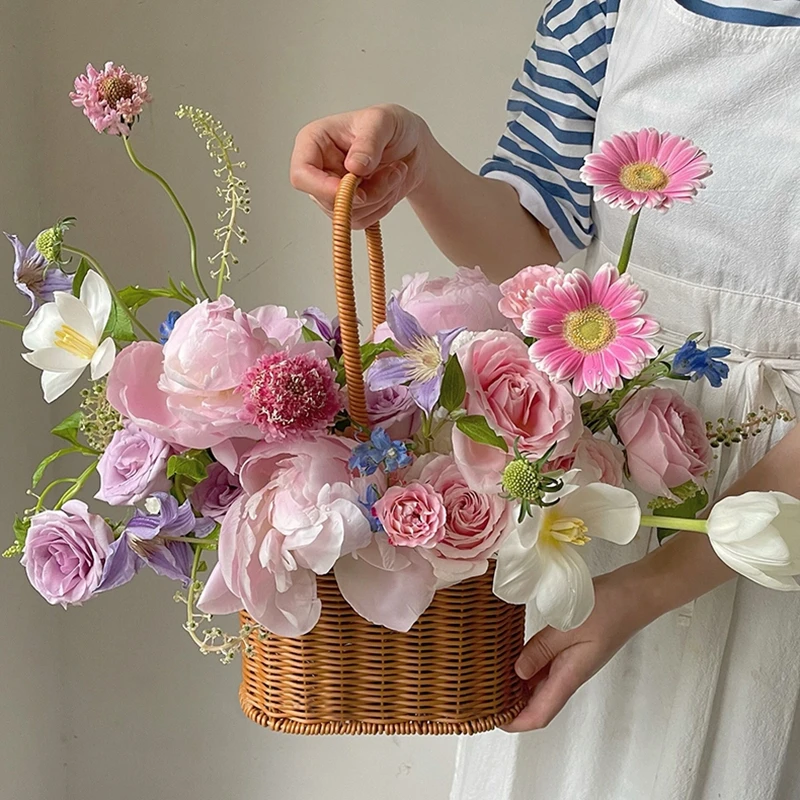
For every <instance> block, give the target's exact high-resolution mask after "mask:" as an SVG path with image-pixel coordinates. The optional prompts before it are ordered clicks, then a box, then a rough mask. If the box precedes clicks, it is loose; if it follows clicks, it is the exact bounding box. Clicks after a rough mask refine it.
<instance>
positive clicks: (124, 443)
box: [95, 421, 172, 506]
mask: <svg viewBox="0 0 800 800" xmlns="http://www.w3.org/2000/svg"><path fill="white" fill-rule="evenodd" d="M171 453H172V449H171V448H170V446H169V445H168V444H167V443H166V442H164V441H162V440H161V439H157V438H156V437H155V436H153V435H152V434H151V433H148V432H147V431H145V430H143V429H142V428H140V427H139V426H138V425H137V424H136V423H135V422H130V421H126V422H125V426H124V427H123V428H122V430H119V431H117V432H116V433H115V434H114V436H113V437H112V438H111V441H110V442H109V444H108V447H107V448H106V451H105V452H104V453H103V455H102V456H101V457H100V461H99V462H98V464H97V472H98V473H99V475H100V491H99V492H98V493H97V494H96V495H95V497H96V498H97V499H98V500H102V501H103V502H105V503H108V504H109V505H112V506H132V505H134V504H135V503H139V502H141V501H142V500H144V499H145V498H147V497H149V496H150V495H151V494H153V493H155V492H168V491H169V488H170V481H169V479H168V478H167V460H168V459H169V457H170V455H171Z"/></svg>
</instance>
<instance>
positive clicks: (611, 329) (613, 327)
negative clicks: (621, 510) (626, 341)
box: [562, 303, 617, 353]
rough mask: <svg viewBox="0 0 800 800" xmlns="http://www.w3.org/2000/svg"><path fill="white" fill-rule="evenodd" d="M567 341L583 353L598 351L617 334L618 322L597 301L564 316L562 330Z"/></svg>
mask: <svg viewBox="0 0 800 800" xmlns="http://www.w3.org/2000/svg"><path fill="white" fill-rule="evenodd" d="M562 333H563V335H564V338H565V339H566V340H567V343H568V344H570V345H571V346H572V347H574V348H575V349H576V350H580V352H582V353H597V352H599V351H600V350H602V349H603V348H605V347H607V346H608V345H609V344H610V343H611V342H613V341H614V339H615V338H616V336H617V323H616V322H614V320H613V319H612V318H611V315H610V314H609V313H608V311H606V310H605V309H604V308H603V307H602V306H600V305H597V304H596V303H594V304H592V305H590V306H587V307H586V308H582V309H581V310H580V311H570V312H569V314H567V316H566V317H565V318H564V327H563V330H562Z"/></svg>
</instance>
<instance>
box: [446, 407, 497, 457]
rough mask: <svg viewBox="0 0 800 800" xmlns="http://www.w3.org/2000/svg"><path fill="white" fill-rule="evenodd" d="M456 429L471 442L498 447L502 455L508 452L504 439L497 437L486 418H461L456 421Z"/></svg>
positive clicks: (475, 415) (475, 416)
mask: <svg viewBox="0 0 800 800" xmlns="http://www.w3.org/2000/svg"><path fill="white" fill-rule="evenodd" d="M456 427H457V428H458V429H459V430H460V431H461V433H463V434H464V435H465V436H469V438H470V439H472V441H473V442H478V444H488V445H491V446H492V447H499V448H500V449H501V450H502V451H503V452H504V453H507V452H508V445H507V444H506V442H505V439H502V438H501V437H500V436H498V435H497V434H496V433H495V432H494V431H493V430H492V429H491V427H489V423H488V422H487V421H486V417H482V416H481V415H480V414H471V415H469V416H466V417H461V419H459V420H456Z"/></svg>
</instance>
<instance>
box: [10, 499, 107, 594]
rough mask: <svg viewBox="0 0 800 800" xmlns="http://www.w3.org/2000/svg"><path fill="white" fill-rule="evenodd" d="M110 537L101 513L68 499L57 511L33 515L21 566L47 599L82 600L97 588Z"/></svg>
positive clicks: (34, 585) (77, 501) (78, 501)
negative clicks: (94, 512) (93, 512)
mask: <svg viewBox="0 0 800 800" xmlns="http://www.w3.org/2000/svg"><path fill="white" fill-rule="evenodd" d="M113 541H114V534H113V532H112V530H111V528H110V527H109V526H108V523H107V522H106V521H105V520H104V519H103V518H102V517H101V516H98V515H97V514H90V513H89V509H88V507H87V506H86V503H82V502H81V501H80V500H70V501H69V502H67V503H64V507H63V508H62V509H61V511H42V512H41V513H39V514H36V515H35V516H34V517H33V518H32V519H31V527H30V530H29V531H28V538H27V540H26V541H25V551H24V554H23V556H22V565H23V566H24V567H25V571H26V572H27V574H28V580H29V581H30V582H31V584H32V585H33V588H34V589H36V591H37V592H39V594H41V595H42V597H44V599H45V600H47V602H48V603H51V604H52V605H55V604H57V603H58V604H60V605H62V606H63V607H64V608H66V607H67V606H75V605H80V604H81V603H83V602H84V601H86V600H88V599H89V598H90V597H92V595H93V594H94V592H95V590H96V589H97V586H98V585H99V583H100V579H101V578H102V577H103V566H104V565H105V562H106V558H107V557H108V554H109V551H110V549H111V543H112V542H113Z"/></svg>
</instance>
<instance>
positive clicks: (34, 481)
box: [31, 447, 81, 489]
mask: <svg viewBox="0 0 800 800" xmlns="http://www.w3.org/2000/svg"><path fill="white" fill-rule="evenodd" d="M80 451H81V448H80V447H65V448H64V449H63V450H57V451H56V452H55V453H50V455H49V456H46V457H45V458H43V459H42V460H41V462H40V463H39V466H38V467H36V469H35V471H34V473H33V478H31V488H33V489H35V488H36V486H37V485H38V484H39V481H40V480H41V479H42V476H43V475H44V471H45V470H46V469H47V468H48V467H49V466H50V465H51V464H52V463H53V462H54V461H58V459H59V458H61V457H62V456H68V455H69V454H70V453H79V452H80Z"/></svg>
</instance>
